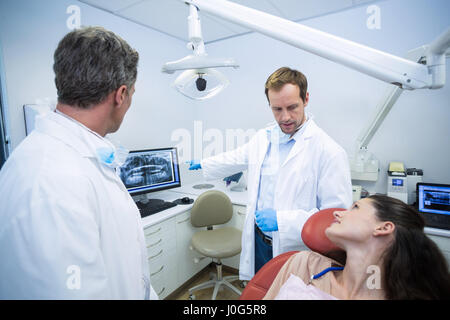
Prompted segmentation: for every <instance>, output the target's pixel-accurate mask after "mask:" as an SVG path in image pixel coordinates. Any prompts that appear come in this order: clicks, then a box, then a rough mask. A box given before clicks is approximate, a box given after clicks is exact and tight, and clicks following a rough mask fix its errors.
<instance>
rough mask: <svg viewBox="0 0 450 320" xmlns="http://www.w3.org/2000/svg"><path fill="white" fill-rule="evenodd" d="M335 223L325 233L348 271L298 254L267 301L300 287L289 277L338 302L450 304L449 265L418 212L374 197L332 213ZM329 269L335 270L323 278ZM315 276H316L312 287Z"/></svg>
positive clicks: (320, 258)
mask: <svg viewBox="0 0 450 320" xmlns="http://www.w3.org/2000/svg"><path fill="white" fill-rule="evenodd" d="M334 217H335V220H334V222H333V223H332V224H331V226H330V227H328V228H327V229H326V231H325V233H326V235H327V237H328V238H329V239H330V240H331V241H332V242H334V243H335V244H336V245H337V246H339V247H340V248H342V249H344V251H345V252H346V259H345V267H343V268H342V266H341V265H339V263H337V262H336V261H334V260H331V259H329V258H327V257H324V256H322V255H320V254H318V253H315V252H311V251H302V252H299V253H297V254H294V255H293V256H291V257H290V258H289V260H288V261H287V262H286V263H285V265H284V266H283V267H282V268H281V270H280V272H279V273H278V275H277V277H276V278H275V280H274V282H273V284H272V286H271V287H270V289H269V291H268V292H267V294H266V296H265V297H264V299H274V298H276V297H277V295H278V294H279V292H280V289H281V292H280V296H279V298H286V295H282V294H281V293H283V292H286V291H285V290H286V288H287V285H288V283H286V282H287V281H288V280H289V281H288V282H289V283H290V284H291V285H292V282H291V280H293V279H292V278H294V279H297V281H299V280H298V278H296V277H291V278H290V276H291V274H293V275H296V276H298V277H299V278H301V279H302V280H303V282H304V283H305V284H309V283H311V284H312V285H313V286H314V287H315V288H313V287H307V288H310V289H314V290H316V291H319V290H317V289H320V290H321V292H323V293H325V294H329V295H331V296H332V297H335V298H337V299H449V298H450V274H449V271H448V268H447V263H446V261H445V259H444V257H443V255H442V253H441V252H440V251H439V249H438V248H437V246H436V245H435V243H434V242H433V241H431V240H430V239H429V238H428V237H427V236H426V235H425V233H424V230H423V229H424V220H423V217H422V216H421V215H419V214H418V213H417V212H416V211H415V210H414V209H412V208H411V207H409V206H408V205H406V204H405V203H403V202H402V201H400V200H397V199H394V198H390V197H387V196H381V195H374V196H370V197H369V198H365V199H362V200H359V201H357V202H355V203H354V204H353V206H352V207H351V208H350V209H349V210H347V211H336V212H334ZM339 266H340V268H339ZM329 267H333V268H332V269H331V270H329V271H328V272H326V273H322V275H321V272H322V271H324V270H326V269H327V268H329ZM335 267H337V268H335ZM312 275H317V276H316V279H313V280H311V281H310V279H311V276H312ZM285 283H286V284H285ZM284 284H285V286H284V287H283V285H284ZM301 284H302V286H303V288H306V287H305V286H304V284H303V283H301ZM290 288H292V286H290ZM296 288H300V287H296ZM283 290H284V291H283ZM299 290H300V289H299ZM319 292H320V291H319ZM290 297H291V298H292V295H291V296H290ZM301 297H304V296H299V298H301ZM332 297H330V298H332Z"/></svg>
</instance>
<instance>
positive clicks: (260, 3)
mask: <svg viewBox="0 0 450 320" xmlns="http://www.w3.org/2000/svg"><path fill="white" fill-rule="evenodd" d="M232 2H235V3H237V4H241V5H243V6H246V7H249V8H252V9H256V10H259V11H264V12H267V13H270V14H273V15H276V16H279V17H283V14H282V13H281V12H280V11H279V10H278V9H277V8H276V7H274V6H273V5H272V3H271V2H270V1H268V0H233V1H232ZM205 16H207V17H209V18H211V19H212V20H215V21H217V22H218V23H220V24H222V25H223V26H225V27H227V28H228V29H230V30H233V31H234V32H235V33H236V34H240V33H245V32H249V31H251V30H249V29H246V28H244V27H241V26H239V25H237V24H235V23H232V22H229V21H226V20H223V19H221V18H218V17H215V16H213V15H210V14H208V13H206V12H201V11H200V19H203V17H205Z"/></svg>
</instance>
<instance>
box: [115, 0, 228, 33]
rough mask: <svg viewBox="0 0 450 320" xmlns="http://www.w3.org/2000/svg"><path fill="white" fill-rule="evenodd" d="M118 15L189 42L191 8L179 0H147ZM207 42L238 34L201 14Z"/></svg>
mask: <svg viewBox="0 0 450 320" xmlns="http://www.w3.org/2000/svg"><path fill="white" fill-rule="evenodd" d="M117 14H118V15H120V16H123V17H126V18H128V19H130V20H133V21H136V22H139V23H141V24H144V25H147V26H149V27H151V28H153V29H156V30H159V31H162V32H164V33H167V34H170V35H173V36H175V37H177V38H179V39H183V40H185V41H186V42H187V41H188V22H187V18H188V15H189V7H188V6H187V5H186V4H185V3H183V2H181V1H179V0H147V1H143V2H139V3H137V4H135V5H132V6H129V7H127V8H126V9H125V10H120V11H118V12H117ZM200 20H201V24H202V33H203V40H204V41H205V42H207V41H212V40H215V39H220V38H225V37H229V36H232V35H234V34H236V30H232V29H229V28H228V27H227V26H226V25H225V24H223V23H221V22H220V21H217V20H215V19H211V18H210V17H208V16H204V15H202V14H200Z"/></svg>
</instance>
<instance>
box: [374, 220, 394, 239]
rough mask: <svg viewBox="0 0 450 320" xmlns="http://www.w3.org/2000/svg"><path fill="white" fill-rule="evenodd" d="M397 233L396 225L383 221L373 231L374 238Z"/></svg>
mask: <svg viewBox="0 0 450 320" xmlns="http://www.w3.org/2000/svg"><path fill="white" fill-rule="evenodd" d="M394 231H395V224H394V223H392V222H391V221H383V222H381V223H380V224H378V226H377V227H376V228H375V230H374V231H373V235H374V236H385V235H389V234H391V233H393V232H394Z"/></svg>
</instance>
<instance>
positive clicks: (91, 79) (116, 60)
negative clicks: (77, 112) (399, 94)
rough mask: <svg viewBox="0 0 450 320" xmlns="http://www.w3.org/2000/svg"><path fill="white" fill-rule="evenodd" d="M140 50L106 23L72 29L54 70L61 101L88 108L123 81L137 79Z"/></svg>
mask: <svg viewBox="0 0 450 320" xmlns="http://www.w3.org/2000/svg"><path fill="white" fill-rule="evenodd" d="M138 60H139V54H138V53H137V52H136V50H134V49H132V48H131V47H130V46H129V45H128V43H126V42H125V40H123V39H122V38H121V37H119V36H117V35H116V34H114V33H113V32H111V31H108V30H106V29H104V28H102V27H83V28H81V29H76V30H74V31H71V32H69V33H68V34H67V35H66V36H65V37H64V38H63V39H62V40H61V41H60V42H59V44H58V47H57V49H56V51H55V54H54V64H53V70H54V72H55V84H56V89H57V90H58V102H60V103H64V104H68V105H71V106H75V107H79V108H84V109H88V108H90V107H92V106H94V105H96V104H98V103H100V102H102V101H103V100H104V99H105V98H106V97H107V96H108V94H110V93H111V92H113V91H114V90H117V89H118V88H119V87H120V86H121V85H126V86H127V88H128V89H130V88H131V87H132V86H133V85H134V83H135V82H136V77H137V64H138Z"/></svg>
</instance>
